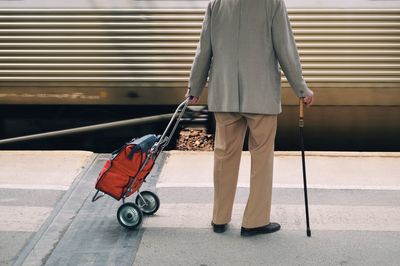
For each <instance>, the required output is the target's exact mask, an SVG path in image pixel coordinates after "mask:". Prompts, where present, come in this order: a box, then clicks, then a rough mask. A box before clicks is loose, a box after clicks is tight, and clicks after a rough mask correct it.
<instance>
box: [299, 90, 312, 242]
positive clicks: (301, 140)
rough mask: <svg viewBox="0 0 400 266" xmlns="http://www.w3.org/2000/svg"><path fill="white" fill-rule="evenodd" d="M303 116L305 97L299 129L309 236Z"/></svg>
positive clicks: (308, 232)
mask: <svg viewBox="0 0 400 266" xmlns="http://www.w3.org/2000/svg"><path fill="white" fill-rule="evenodd" d="M303 118H304V105H303V98H300V117H299V129H300V148H301V161H302V166H303V184H304V203H305V207H306V222H307V236H308V237H311V229H310V218H309V215H308V197H307V179H306V158H305V155H304V137H303V128H304V119H303Z"/></svg>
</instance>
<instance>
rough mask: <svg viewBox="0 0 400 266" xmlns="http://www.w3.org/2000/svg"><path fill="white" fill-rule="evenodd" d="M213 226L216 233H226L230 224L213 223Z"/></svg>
mask: <svg viewBox="0 0 400 266" xmlns="http://www.w3.org/2000/svg"><path fill="white" fill-rule="evenodd" d="M211 225H212V227H213V230H214V232H215V233H223V232H225V231H226V228H227V225H228V224H215V223H213V222H211Z"/></svg>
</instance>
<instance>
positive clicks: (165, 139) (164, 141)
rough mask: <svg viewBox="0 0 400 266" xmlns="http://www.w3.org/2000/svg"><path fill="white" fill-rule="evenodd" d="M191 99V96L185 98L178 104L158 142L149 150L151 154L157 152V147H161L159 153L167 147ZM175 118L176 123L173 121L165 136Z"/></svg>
mask: <svg viewBox="0 0 400 266" xmlns="http://www.w3.org/2000/svg"><path fill="white" fill-rule="evenodd" d="M192 97H193V96H189V97H187V98H186V99H185V100H184V101H183V102H182V103H180V104H179V105H178V107H177V108H176V110H175V113H174V114H173V116H172V118H171V120H170V121H169V123H168V125H167V127H166V129H165V130H164V132H163V134H162V135H161V137H160V140H159V141H157V142H156V143H155V144H154V146H153V147H152V148H151V152H152V153H155V152H157V150H158V147H159V146H161V149H160V151H159V152H161V151H162V150H163V149H164V148H165V147H166V146H167V145H168V143H169V141H170V139H171V137H172V135H173V134H174V133H175V130H176V128H177V126H178V124H179V122H180V120H181V118H182V116H183V114H184V113H185V110H186V108H187V106H188V104H189V101H190V100H191V99H192ZM180 109H182V110H180ZM179 110H180V112H179ZM176 117H177V119H176V121H175V124H174V126H173V128H172V130H171V132H170V133H169V135H168V136H166V135H167V132H168V130H169V129H170V127H171V126H172V123H173V121H174V119H175V118H176Z"/></svg>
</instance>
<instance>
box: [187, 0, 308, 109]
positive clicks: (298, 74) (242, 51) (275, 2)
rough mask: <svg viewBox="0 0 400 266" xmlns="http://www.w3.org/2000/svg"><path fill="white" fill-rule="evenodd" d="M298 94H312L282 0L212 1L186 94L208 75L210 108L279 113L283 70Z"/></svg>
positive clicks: (198, 92) (196, 90) (197, 92)
mask: <svg viewBox="0 0 400 266" xmlns="http://www.w3.org/2000/svg"><path fill="white" fill-rule="evenodd" d="M278 62H279V64H280V66H281V68H282V70H283V72H284V74H285V75H286V77H287V79H288V81H289V83H290V85H291V87H292V89H293V90H294V92H295V94H296V95H297V96H298V97H304V96H308V95H310V94H311V93H310V91H309V89H308V87H307V85H306V82H305V81H304V79H303V76H302V70H301V64H300V59H299V54H298V51H297V47H296V43H295V40H294V37H293V33H292V28H291V26H290V22H289V18H288V15H287V10H286V6H285V3H284V1H283V0H212V1H210V2H209V3H208V7H207V10H206V13H205V16H204V21H203V26H202V30H201V35H200V41H199V43H198V46H197V50H196V55H195V58H194V61H193V65H192V68H191V73H190V79H189V90H190V91H189V93H190V95H193V96H200V95H201V93H202V92H203V89H204V86H205V84H206V82H207V78H208V79H209V80H208V99H207V100H208V109H209V110H210V111H212V112H245V113H258V114H278V113H280V112H281V72H280V70H279V67H278Z"/></svg>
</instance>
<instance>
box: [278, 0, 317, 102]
mask: <svg viewBox="0 0 400 266" xmlns="http://www.w3.org/2000/svg"><path fill="white" fill-rule="evenodd" d="M277 2H278V4H277V7H276V9H275V12H274V15H273V18H272V40H273V45H274V50H275V53H276V55H277V57H278V61H279V64H280V66H281V68H282V70H283V72H284V73H285V76H286V78H287V80H288V81H289V83H290V85H291V87H292V89H293V90H294V92H295V93H296V95H297V96H298V97H305V96H309V95H311V92H310V90H309V89H308V87H307V84H306V82H305V80H304V78H303V74H302V70H301V63H300V57H299V53H298V51H297V46H296V42H295V40H294V36H293V32H292V27H291V25H290V21H289V16H288V14H287V10H286V6H285V2H284V1H283V0H278V1H277Z"/></svg>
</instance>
